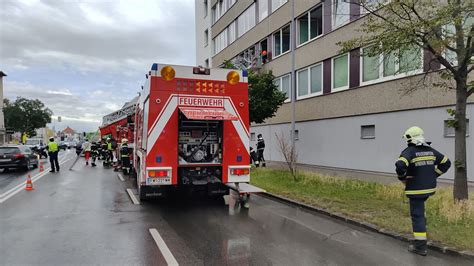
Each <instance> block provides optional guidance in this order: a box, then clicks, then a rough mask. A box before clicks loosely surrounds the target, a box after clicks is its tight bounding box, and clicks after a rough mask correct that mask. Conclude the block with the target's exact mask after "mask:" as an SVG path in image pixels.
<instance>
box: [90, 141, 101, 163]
mask: <svg viewBox="0 0 474 266" xmlns="http://www.w3.org/2000/svg"><path fill="white" fill-rule="evenodd" d="M97 157H99V145H98V144H97V143H96V142H95V141H93V142H92V144H91V158H92V162H91V166H92V167H94V166H96V164H95V160H97Z"/></svg>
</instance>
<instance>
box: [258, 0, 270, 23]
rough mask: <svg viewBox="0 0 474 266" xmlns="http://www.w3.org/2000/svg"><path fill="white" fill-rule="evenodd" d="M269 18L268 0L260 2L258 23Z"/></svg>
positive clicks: (260, 0)
mask: <svg viewBox="0 0 474 266" xmlns="http://www.w3.org/2000/svg"><path fill="white" fill-rule="evenodd" d="M267 16H268V0H259V1H258V21H259V22H260V21H262V20H264V19H265V18H266V17H267Z"/></svg>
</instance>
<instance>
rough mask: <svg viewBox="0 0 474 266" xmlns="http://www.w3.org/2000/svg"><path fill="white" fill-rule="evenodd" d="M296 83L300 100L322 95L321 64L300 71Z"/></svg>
mask: <svg viewBox="0 0 474 266" xmlns="http://www.w3.org/2000/svg"><path fill="white" fill-rule="evenodd" d="M296 83H297V88H298V91H297V92H298V98H299V99H302V98H306V97H305V96H316V95H320V94H321V93H322V88H323V65H322V64H321V63H320V64H317V65H314V66H311V67H308V68H305V69H302V70H300V71H298V72H297V75H296Z"/></svg>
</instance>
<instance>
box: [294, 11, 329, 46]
mask: <svg viewBox="0 0 474 266" xmlns="http://www.w3.org/2000/svg"><path fill="white" fill-rule="evenodd" d="M322 12H323V11H322V7H321V6H319V7H317V8H316V9H313V10H312V11H309V12H308V13H307V14H305V15H304V16H302V17H301V18H299V19H298V21H297V25H298V44H303V43H306V42H307V41H309V40H312V39H314V38H316V37H318V36H319V35H321V34H322V33H323V13H322Z"/></svg>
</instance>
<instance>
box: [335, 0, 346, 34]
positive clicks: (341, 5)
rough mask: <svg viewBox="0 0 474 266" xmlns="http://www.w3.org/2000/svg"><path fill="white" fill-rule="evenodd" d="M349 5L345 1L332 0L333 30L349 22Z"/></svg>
mask: <svg viewBox="0 0 474 266" xmlns="http://www.w3.org/2000/svg"><path fill="white" fill-rule="evenodd" d="M349 18H350V3H349V1H347V0H332V28H333V29H335V28H337V27H339V26H342V25H344V24H346V23H347V22H349Z"/></svg>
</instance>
